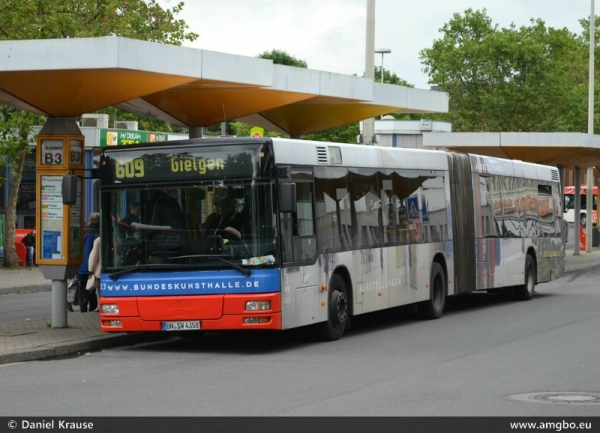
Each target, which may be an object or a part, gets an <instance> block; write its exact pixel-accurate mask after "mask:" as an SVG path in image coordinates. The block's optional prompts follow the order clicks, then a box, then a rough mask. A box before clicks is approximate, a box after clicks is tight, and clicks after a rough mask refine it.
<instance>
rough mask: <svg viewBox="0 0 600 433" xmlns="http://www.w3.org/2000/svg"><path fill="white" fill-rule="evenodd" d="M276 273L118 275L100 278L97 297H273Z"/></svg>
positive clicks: (277, 280) (277, 285)
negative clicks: (270, 294) (231, 295)
mask: <svg viewBox="0 0 600 433" xmlns="http://www.w3.org/2000/svg"><path fill="white" fill-rule="evenodd" d="M280 276H281V271H280V270H279V269H256V270H252V274H251V275H250V276H249V277H244V276H243V275H242V274H241V273H240V272H238V271H233V270H226V271H201V272H198V271H185V272H165V273H159V272H151V273H150V272H149V273H139V274H138V273H135V274H126V275H120V276H119V277H118V279H117V280H116V281H112V280H111V279H110V278H108V274H103V275H102V276H101V278H100V283H101V284H100V287H101V289H100V295H101V296H164V295H174V296H177V295H214V294H227V293H273V292H279V291H281V278H280Z"/></svg>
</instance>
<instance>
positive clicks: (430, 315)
mask: <svg viewBox="0 0 600 433" xmlns="http://www.w3.org/2000/svg"><path fill="white" fill-rule="evenodd" d="M445 305H446V276H445V275H444V269H443V268H442V265H440V264H439V263H438V262H434V263H433V265H432V267H431V278H430V280H429V299H428V300H426V301H422V302H419V303H418V304H417V306H418V309H419V316H421V318H423V319H428V320H431V319H439V318H440V317H442V313H443V312H444V306H445Z"/></svg>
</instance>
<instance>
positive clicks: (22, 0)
mask: <svg viewBox="0 0 600 433" xmlns="http://www.w3.org/2000/svg"><path fill="white" fill-rule="evenodd" d="M183 6H184V3H183V2H179V3H177V4H176V5H175V6H174V7H172V8H170V9H169V8H167V9H163V8H161V7H160V5H159V4H158V3H156V1H155V0H60V1H57V0H0V40H2V39H8V40H17V39H53V38H58V39H60V38H83V37H99V36H123V37H128V38H133V39H141V40H146V41H152V42H163V43H168V44H172V45H181V44H182V43H183V42H184V41H186V40H188V41H194V40H196V39H197V38H198V35H197V34H195V33H192V32H188V31H187V29H188V26H187V25H186V24H185V22H184V21H183V20H177V19H175V15H177V14H178V13H179V12H181V10H182V9H183ZM106 111H107V112H112V111H114V113H115V117H113V119H118V120H129V119H135V120H138V121H139V123H140V125H141V127H142V128H144V129H146V128H147V129H148V130H153V131H171V130H174V129H176V128H175V127H171V126H170V125H168V124H167V123H166V122H157V121H156V120H153V119H147V118H145V117H142V116H136V115H134V114H131V113H124V112H119V111H117V110H116V109H114V108H113V109H110V108H109V109H106ZM111 117H112V116H111ZM35 120H36V117H35V116H33V115H31V114H28V113H25V112H23V111H20V110H15V109H12V108H8V107H1V106H0V153H1V155H2V158H0V163H1V162H3V163H4V164H5V163H6V159H5V158H6V157H7V156H8V157H10V158H11V161H12V162H11V170H12V179H13V181H12V183H11V185H10V186H9V194H8V200H7V206H6V226H5V247H6V246H8V248H5V255H4V266H5V267H11V266H15V265H16V263H17V257H16V252H15V250H14V247H13V244H14V230H15V215H16V204H17V192H18V189H19V185H20V183H21V176H22V171H23V164H24V160H25V155H26V153H27V152H29V150H30V148H29V146H28V144H29V139H30V134H31V127H32V125H33V123H34V121H35ZM41 123H43V122H39V123H38V124H41Z"/></svg>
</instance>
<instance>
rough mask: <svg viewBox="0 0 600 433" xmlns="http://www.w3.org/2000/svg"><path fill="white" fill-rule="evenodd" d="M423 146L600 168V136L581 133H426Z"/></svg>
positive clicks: (553, 164)
mask: <svg viewBox="0 0 600 433" xmlns="http://www.w3.org/2000/svg"><path fill="white" fill-rule="evenodd" d="M423 146H424V147H430V148H446V149H452V150H456V151H460V152H468V153H477V154H480V155H487V156H495V157H499V158H509V159H518V160H521V161H527V162H535V163H539V164H546V165H552V166H556V167H559V168H567V169H574V168H580V169H586V168H588V167H594V166H595V167H600V136H598V135H590V134H584V133H579V132H452V133H425V134H423Z"/></svg>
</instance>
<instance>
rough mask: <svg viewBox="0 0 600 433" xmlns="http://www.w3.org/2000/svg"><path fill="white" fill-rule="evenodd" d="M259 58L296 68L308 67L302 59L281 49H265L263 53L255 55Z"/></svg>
mask: <svg viewBox="0 0 600 433" xmlns="http://www.w3.org/2000/svg"><path fill="white" fill-rule="evenodd" d="M256 57H258V58H261V59H269V60H272V61H273V63H274V64H276V65H286V66H296V67H298V68H308V66H307V64H306V62H305V61H304V60H300V59H297V58H296V57H293V56H291V55H290V54H288V53H287V52H286V51H282V50H272V51H265V52H264V53H261V54H259V55H258V56H256Z"/></svg>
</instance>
